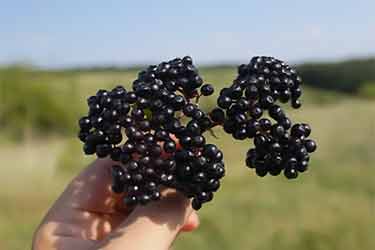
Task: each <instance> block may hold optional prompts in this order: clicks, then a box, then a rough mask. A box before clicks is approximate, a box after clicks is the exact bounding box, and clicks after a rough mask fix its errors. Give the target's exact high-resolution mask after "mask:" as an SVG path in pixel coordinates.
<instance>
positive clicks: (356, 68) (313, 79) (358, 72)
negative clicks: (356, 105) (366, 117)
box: [297, 58, 375, 93]
mask: <svg viewBox="0 0 375 250" xmlns="http://www.w3.org/2000/svg"><path fill="white" fill-rule="evenodd" d="M297 69H298V72H299V73H300V74H301V75H302V78H303V80H304V81H305V82H307V83H309V84H310V85H311V86H313V87H318V88H322V89H331V90H338V91H344V92H348V93H353V92H357V91H358V90H359V88H360V87H361V84H362V83H365V82H368V81H375V59H374V58H372V59H362V60H349V61H344V62H338V63H308V64H301V65H298V66H297Z"/></svg>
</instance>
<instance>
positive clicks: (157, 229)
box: [33, 159, 199, 250]
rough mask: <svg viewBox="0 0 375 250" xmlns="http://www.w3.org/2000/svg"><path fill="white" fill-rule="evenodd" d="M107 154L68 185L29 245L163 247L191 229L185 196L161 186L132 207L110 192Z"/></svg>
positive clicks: (51, 248)
mask: <svg viewBox="0 0 375 250" xmlns="http://www.w3.org/2000/svg"><path fill="white" fill-rule="evenodd" d="M112 165H113V162H112V161H111V160H109V159H98V160H96V161H95V162H94V163H92V164H91V165H90V166H89V167H87V168H86V169H85V170H84V171H83V172H82V173H81V174H80V175H78V176H77V177H76V178H75V179H73V181H72V182H71V183H70V184H69V185H68V187H67V188H66V189H65V191H64V192H63V194H62V195H61V196H60V197H59V199H58V200H57V201H56V202H55V204H54V205H53V206H52V207H51V209H50V210H49V212H48V213H47V215H46V216H45V218H44V219H43V221H42V223H41V225H40V226H39V227H38V229H37V230H36V232H35V235H34V241H33V249H34V250H98V249H103V250H118V249H127V250H143V249H147V250H149V249H153V250H159V249H160V250H165V249H169V247H170V246H171V244H172V243H173V241H174V239H175V238H176V236H177V235H178V233H179V232H187V231H192V230H194V229H196V228H197V227H198V225H199V219H198V215H197V214H196V213H195V211H193V209H192V208H191V204H190V200H189V199H187V198H185V197H184V196H183V195H181V194H180V193H178V192H175V191H173V190H165V191H164V192H163V194H162V196H163V198H162V199H161V200H160V201H157V202H152V203H150V204H148V205H147V206H137V207H136V208H135V209H134V210H130V209H129V208H127V207H125V206H124V205H121V204H122V202H121V199H123V196H121V195H118V194H114V193H113V192H112V191H111V174H110V167H111V166H112Z"/></svg>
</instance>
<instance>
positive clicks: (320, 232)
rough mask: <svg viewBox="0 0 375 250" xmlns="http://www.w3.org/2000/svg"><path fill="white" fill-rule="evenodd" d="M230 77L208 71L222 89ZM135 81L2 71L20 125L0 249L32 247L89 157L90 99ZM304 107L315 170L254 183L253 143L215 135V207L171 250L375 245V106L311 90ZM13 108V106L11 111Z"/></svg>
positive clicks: (6, 176)
mask: <svg viewBox="0 0 375 250" xmlns="http://www.w3.org/2000/svg"><path fill="white" fill-rule="evenodd" d="M234 73H235V71H234V69H233V68H219V69H204V70H202V75H203V77H204V79H206V80H207V81H208V82H214V83H215V86H217V87H220V86H222V85H223V84H224V83H229V82H230V81H231V79H233V76H234ZM6 74H7V75H6ZM15 74H16V75H15ZM4 75H5V77H4ZM135 76H136V72H135V71H127V72H70V73H66V72H65V73H61V72H43V73H40V72H38V73H35V74H32V73H30V72H26V73H25V72H16V73H15V72H5V73H3V79H7V80H6V81H3V83H4V82H7V83H8V85H6V84H2V85H0V86H2V88H0V90H2V92H0V98H1V97H4V98H2V99H0V100H2V101H1V103H0V104H1V105H0V117H1V114H2V113H1V112H3V113H5V112H9V114H8V117H10V118H9V119H13V120H14V122H13V123H10V122H9V123H8V124H7V126H4V129H3V130H2V131H1V132H0V162H1V163H2V164H1V165H2V173H1V174H0V183H1V189H0V249H8V250H24V249H29V248H30V245H31V237H32V233H33V231H34V229H35V227H36V226H37V224H38V223H39V222H40V220H41V218H42V216H43V215H44V213H45V212H46V211H47V209H48V208H49V206H50V205H51V204H52V202H53V201H54V200H55V199H56V198H57V196H58V195H59V193H61V191H62V190H63V189H64V186H65V185H66V184H67V183H68V181H69V180H70V179H71V178H72V177H73V176H74V175H76V174H77V173H78V172H79V171H80V169H81V168H83V167H84V166H85V165H87V164H88V163H89V162H90V161H91V160H92V158H88V157H84V156H83V155H82V153H81V151H80V150H81V146H80V143H79V142H78V140H76V139H75V138H74V133H73V132H72V131H74V128H75V126H76V124H75V120H76V119H78V116H79V114H83V112H84V110H85V98H86V97H87V96H88V95H90V94H94V93H95V90H96V89H97V88H99V87H109V86H112V85H115V84H117V83H124V84H130V82H131V79H134V78H135ZM303 101H304V103H305V105H304V106H303V108H302V109H301V110H298V111H293V112H292V111H291V110H290V111H291V113H290V116H291V117H292V119H293V120H294V121H304V122H308V123H310V124H311V126H312V128H313V133H312V137H313V138H315V139H316V140H317V142H318V145H319V148H318V151H317V152H316V153H315V154H314V155H313V157H312V161H311V165H310V167H311V168H310V170H309V172H308V173H307V174H304V175H302V176H300V178H298V179H297V180H293V181H287V180H286V179H285V178H283V177H268V176H267V177H265V178H259V177H256V176H255V174H254V173H253V172H252V171H250V170H249V169H247V168H246V167H245V166H244V156H245V152H246V150H247V149H248V147H249V146H250V145H251V143H250V142H241V143H238V142H236V143H234V141H233V140H232V139H231V138H230V137H228V136H226V135H224V134H222V133H220V132H217V134H218V136H219V137H220V140H217V139H215V138H209V140H210V141H212V142H215V143H216V144H218V145H219V146H220V147H222V149H223V151H224V152H225V161H226V167H227V176H226V178H225V179H224V181H223V186H222V189H221V190H220V191H219V192H218V193H217V195H216V196H215V200H214V202H211V203H210V204H207V205H206V206H205V207H204V208H203V209H202V210H201V211H200V212H199V214H200V216H201V226H200V228H199V230H197V231H196V232H194V233H192V234H186V235H182V236H181V237H180V238H179V239H178V240H177V242H176V244H175V249H180V250H183V249H243V250H245V249H246V250H248V249H257V250H263V249H264V250H270V249H278V250H284V249H285V250H297V249H298V250H299V249H304V250H318V249H319V250H332V249H346V250H358V249H364V250H370V249H375V238H374V235H375V163H374V162H375V101H370V100H361V99H358V98H355V97H352V96H347V95H342V94H337V93H334V92H326V91H317V90H314V89H309V88H306V91H305V95H304V97H303ZM12 102H13V104H14V103H16V104H17V105H13V106H14V107H15V108H13V111H12V112H10V111H9V110H12V108H9V107H13V106H11V103H12ZM212 103H213V101H211V102H207V103H203V105H206V106H210V105H212ZM7 106H8V108H7V109H6V108H4V107H7ZM4 110H5V111H4ZM17 112H18V113H17ZM46 113H48V114H49V116H47V117H44V116H43V115H44V114H46ZM0 124H1V122H0ZM51 127H53V128H58V129H55V130H53V129H52V131H51V129H50V128H51ZM60 130H61V131H60ZM47 131H48V132H47Z"/></svg>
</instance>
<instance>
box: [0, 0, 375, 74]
mask: <svg viewBox="0 0 375 250" xmlns="http://www.w3.org/2000/svg"><path fill="white" fill-rule="evenodd" d="M0 3H1V4H0V64H4V63H11V62H20V61H24V62H29V63H33V64H36V65H39V66H44V67H64V66H75V65H98V64H99V65H101V64H122V65H127V64H137V63H151V62H158V61H160V60H165V59H168V58H172V57H176V56H183V55H186V54H188V55H192V56H193V57H194V59H195V61H196V62H197V63H198V64H207V63H219V62H246V61H248V59H249V58H250V57H251V56H253V55H272V56H276V57H280V58H281V59H285V60H288V61H293V62H298V61H303V60H322V59H324V60H326V59H328V60H335V59H341V58H347V57H351V56H369V55H375V1H374V0H363V1H361V0H356V1H355V0H347V1H346V0H314V1H292V0H284V1H280V0H278V1H276V0H274V1H272V0H268V1H261V0H256V1H251V0H247V1H246V0H236V1H220V0H216V1H210V0H209V1H204V0H201V1H199V0H190V1H178V0H175V1H169V0H165V1H163V0H159V1H152V0H150V1H141V0H131V1H128V0H122V1H111V0H106V1H104V0H101V1H99V0H90V1H79V0H75V1H73V0H64V1H51V0H43V1H42V0H40V1H37V0H25V1H19V0H13V1H7V0H5V1H4V0H1V1H0Z"/></svg>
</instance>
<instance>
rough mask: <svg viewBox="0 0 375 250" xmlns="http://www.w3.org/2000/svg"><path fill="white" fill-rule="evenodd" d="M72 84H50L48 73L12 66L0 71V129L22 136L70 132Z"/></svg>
mask: <svg viewBox="0 0 375 250" xmlns="http://www.w3.org/2000/svg"><path fill="white" fill-rule="evenodd" d="M75 95H76V91H75V83H74V82H68V83H67V84H57V83H56V82H55V83H53V77H52V76H49V75H48V74H41V73H36V72H34V71H32V70H30V69H26V68H19V67H12V68H8V69H3V70H1V71H0V128H2V129H6V130H9V131H11V133H12V134H14V135H15V136H16V137H22V136H23V134H24V133H25V131H26V130H27V129H32V130H33V131H35V132H40V133H48V132H51V131H55V132H59V133H71V132H72V131H73V130H74V127H75V124H76V122H75V119H76V117H77V111H76V108H77V106H76V105H75V103H76V101H77V98H75Z"/></svg>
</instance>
